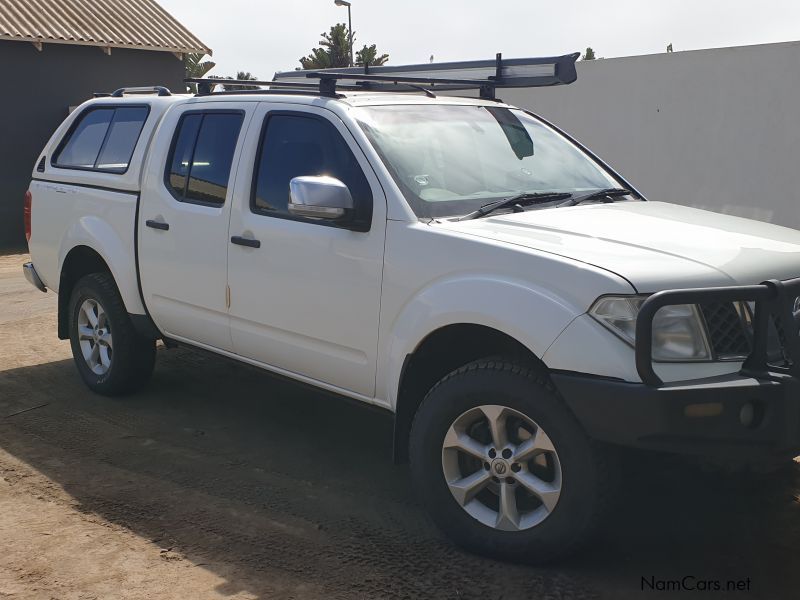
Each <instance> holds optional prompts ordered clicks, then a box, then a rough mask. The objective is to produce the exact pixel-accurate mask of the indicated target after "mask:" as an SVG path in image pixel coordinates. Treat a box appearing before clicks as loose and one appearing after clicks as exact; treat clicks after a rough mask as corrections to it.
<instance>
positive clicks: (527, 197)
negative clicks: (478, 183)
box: [456, 192, 572, 221]
mask: <svg viewBox="0 0 800 600" xmlns="http://www.w3.org/2000/svg"><path fill="white" fill-rule="evenodd" d="M571 196H572V194H570V193H569V192H523V193H522V194H516V195H515V196H510V197H509V198H501V199H500V200H495V201H494V202H490V203H489V204H484V205H483V206H481V207H480V208H479V209H478V210H476V211H473V212H471V213H468V214H466V215H464V216H463V217H459V218H458V219H456V221H469V220H470V219H480V218H481V217H485V216H486V215H488V214H489V213H493V212H494V211H496V210H500V209H501V208H508V207H509V206H514V205H516V204H520V203H522V202H523V201H524V202H529V203H531V204H533V203H536V204H538V203H539V202H550V201H552V200H563V199H564V198H569V197H571Z"/></svg>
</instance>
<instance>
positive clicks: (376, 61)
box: [356, 44, 389, 67]
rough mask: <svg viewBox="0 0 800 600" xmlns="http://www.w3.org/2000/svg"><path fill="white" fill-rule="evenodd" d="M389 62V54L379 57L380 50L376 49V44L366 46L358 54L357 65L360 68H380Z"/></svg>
mask: <svg viewBox="0 0 800 600" xmlns="http://www.w3.org/2000/svg"><path fill="white" fill-rule="evenodd" d="M387 60H389V55H388V54H381V55H380V56H378V49H377V48H376V47H375V44H372V45H371V46H367V45H366V44H365V45H364V47H363V48H362V49H361V50H359V51H358V52H356V64H357V65H358V66H359V67H363V66H367V67H378V66H380V65H382V64H384V63H385V62H386V61H387Z"/></svg>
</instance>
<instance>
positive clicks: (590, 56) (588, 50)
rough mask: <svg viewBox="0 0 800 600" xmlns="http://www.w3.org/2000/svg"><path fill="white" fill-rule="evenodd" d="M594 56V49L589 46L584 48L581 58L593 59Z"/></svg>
mask: <svg viewBox="0 0 800 600" xmlns="http://www.w3.org/2000/svg"><path fill="white" fill-rule="evenodd" d="M595 58H596V57H595V55H594V50H592V48H591V47H589V48H586V53H585V54H584V55H583V56H582V57H581V60H594V59H595Z"/></svg>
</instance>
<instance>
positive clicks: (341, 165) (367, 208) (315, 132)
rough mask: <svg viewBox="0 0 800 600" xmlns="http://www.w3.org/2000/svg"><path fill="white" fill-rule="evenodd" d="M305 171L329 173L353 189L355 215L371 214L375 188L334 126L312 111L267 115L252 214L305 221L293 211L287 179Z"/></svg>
mask: <svg viewBox="0 0 800 600" xmlns="http://www.w3.org/2000/svg"><path fill="white" fill-rule="evenodd" d="M302 175H327V176H329V177H335V178H336V179H339V180H340V181H342V182H343V183H344V184H345V185H346V186H347V187H348V188H349V190H350V194H351V195H352V196H353V201H354V204H355V211H356V219H357V220H359V221H364V222H369V221H370V220H371V217H372V190H371V189H370V186H369V182H368V181H367V179H366V177H365V176H364V173H363V172H362V170H361V167H360V165H359V164H358V162H357V161H356V159H355V157H354V156H353V153H352V152H351V151H350V148H349V147H348V146H347V143H346V142H345V141H344V139H342V136H341V134H340V133H339V132H338V131H337V130H336V128H335V127H334V126H333V125H332V124H331V123H330V122H328V121H327V120H326V119H324V118H322V117H318V116H316V115H311V114H298V113H274V114H270V115H267V118H266V123H265V126H264V129H263V131H262V134H261V142H260V144H259V149H258V155H257V158H256V168H255V175H254V180H253V189H252V195H251V200H250V207H251V209H252V210H253V212H256V213H260V214H264V215H269V216H274V217H282V218H289V219H294V220H303V221H305V220H306V219H302V218H299V217H295V216H293V215H290V214H289V211H288V209H287V205H288V202H289V182H290V181H291V180H292V178H294V177H299V176H302Z"/></svg>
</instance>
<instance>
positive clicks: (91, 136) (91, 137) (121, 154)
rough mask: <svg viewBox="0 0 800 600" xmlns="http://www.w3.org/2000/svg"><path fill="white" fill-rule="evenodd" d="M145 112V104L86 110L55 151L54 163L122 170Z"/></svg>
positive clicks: (71, 167)
mask: <svg viewBox="0 0 800 600" xmlns="http://www.w3.org/2000/svg"><path fill="white" fill-rule="evenodd" d="M148 113H149V108H148V107H147V106H120V107H98V108H90V109H88V110H86V111H85V112H84V113H83V114H82V115H81V116H80V117H78V120H77V121H76V123H75V125H73V127H72V128H71V129H70V131H69V132H68V133H67V135H66V137H65V138H64V140H63V141H62V142H61V144H60V146H59V148H58V149H57V150H56V153H55V157H54V159H53V165H54V166H56V167H60V168H65V169H86V170H92V171H104V172H109V173H125V172H126V171H127V170H128V165H129V164H130V161H131V156H133V151H134V149H135V148H136V143H137V142H138V141H139V136H140V134H141V133H142V127H144V123H145V121H146V120H147V115H148Z"/></svg>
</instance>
